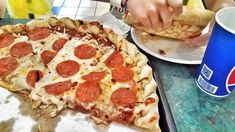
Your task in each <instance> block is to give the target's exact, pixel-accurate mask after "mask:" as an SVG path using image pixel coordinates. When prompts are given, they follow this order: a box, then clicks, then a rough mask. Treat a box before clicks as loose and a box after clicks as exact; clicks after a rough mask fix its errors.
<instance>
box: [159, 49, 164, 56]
mask: <svg viewBox="0 0 235 132" xmlns="http://www.w3.org/2000/svg"><path fill="white" fill-rule="evenodd" d="M158 52H159V54H160V55H165V54H166V51H165V50H162V49H159V50H158Z"/></svg>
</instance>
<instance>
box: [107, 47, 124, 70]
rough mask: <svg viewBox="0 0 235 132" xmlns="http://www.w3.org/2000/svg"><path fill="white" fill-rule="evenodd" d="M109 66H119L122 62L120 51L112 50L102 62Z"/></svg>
mask: <svg viewBox="0 0 235 132" xmlns="http://www.w3.org/2000/svg"><path fill="white" fill-rule="evenodd" d="M104 63H105V64H106V66H108V67H109V68H115V67H120V66H122V65H123V64H124V58H123V56H122V55H121V53H120V52H118V51H114V52H113V53H112V54H111V55H110V56H109V57H108V58H107V59H106V60H105V62H104Z"/></svg>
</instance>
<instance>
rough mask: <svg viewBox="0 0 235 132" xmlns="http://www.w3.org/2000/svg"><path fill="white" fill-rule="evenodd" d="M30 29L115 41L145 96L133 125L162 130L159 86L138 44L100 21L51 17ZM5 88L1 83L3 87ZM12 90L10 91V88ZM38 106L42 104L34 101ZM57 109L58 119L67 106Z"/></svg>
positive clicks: (9, 28) (17, 28)
mask: <svg viewBox="0 0 235 132" xmlns="http://www.w3.org/2000/svg"><path fill="white" fill-rule="evenodd" d="M26 25H27V26H28V27H30V28H34V27H49V28H50V27H53V26H59V27H66V28H69V29H74V30H76V31H79V32H87V33H92V34H96V35H98V36H101V37H105V38H107V39H109V40H110V41H111V42H113V43H114V44H115V45H116V47H117V49H118V50H121V51H123V52H125V53H126V54H127V55H129V57H130V58H131V60H132V61H133V63H134V65H135V68H134V70H135V72H136V73H137V74H138V77H139V78H138V79H139V80H136V82H138V85H140V86H141V88H142V91H143V95H142V96H141V97H140V98H139V99H140V100H139V101H140V102H141V103H138V104H137V105H136V107H135V110H134V122H133V124H134V126H137V127H141V128H144V129H146V130H147V131H160V128H159V124H158V123H159V113H158V107H157V104H158V100H159V99H158V96H157V95H156V88H157V83H156V82H155V80H154V78H153V72H152V69H151V67H150V66H149V65H148V64H147V62H148V59H147V57H146V56H145V55H143V54H142V53H141V52H140V51H139V50H138V49H137V47H136V46H135V45H133V44H131V43H129V42H127V40H126V39H125V38H123V37H122V36H120V35H117V34H115V33H114V32H113V30H111V29H107V28H103V26H102V25H100V24H99V23H98V22H83V21H80V20H71V19H69V18H61V19H57V18H55V17H52V18H50V19H48V20H32V21H30V22H28V23H27V24H26ZM25 30H28V29H26V26H25V25H23V24H18V25H5V26H3V27H1V29H0V33H3V32H10V33H20V32H23V31H25ZM0 85H2V84H0ZM9 90H11V89H9ZM149 98H151V100H152V102H150V104H149V103H147V104H146V100H147V99H149ZM33 104H34V105H35V106H36V107H37V106H38V105H39V104H40V102H33ZM60 104H61V105H59V106H57V110H56V111H54V113H52V116H55V115H56V113H58V112H59V111H61V110H62V109H63V107H66V105H65V104H64V103H60Z"/></svg>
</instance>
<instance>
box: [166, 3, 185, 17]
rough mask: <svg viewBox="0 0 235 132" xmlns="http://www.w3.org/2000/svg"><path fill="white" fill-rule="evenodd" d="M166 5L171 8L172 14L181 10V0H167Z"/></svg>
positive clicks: (177, 13)
mask: <svg viewBox="0 0 235 132" xmlns="http://www.w3.org/2000/svg"><path fill="white" fill-rule="evenodd" d="M167 3H168V6H169V7H171V8H172V9H173V14H174V15H179V14H180V13H181V12H182V11H183V1H182V0H167Z"/></svg>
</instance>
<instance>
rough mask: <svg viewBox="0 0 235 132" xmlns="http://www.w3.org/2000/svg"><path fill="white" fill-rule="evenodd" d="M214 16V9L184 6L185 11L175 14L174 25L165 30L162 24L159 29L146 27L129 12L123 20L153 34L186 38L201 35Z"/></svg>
mask: <svg viewBox="0 0 235 132" xmlns="http://www.w3.org/2000/svg"><path fill="white" fill-rule="evenodd" d="M213 17H214V12H212V11H209V10H206V9H200V8H189V7H186V6H184V7H183V12H182V13H181V14H180V15H179V16H173V21H172V25H171V26H170V27H169V28H168V29H165V30H164V29H163V28H162V25H159V27H158V29H149V28H146V27H144V26H143V25H142V24H141V22H140V21H138V20H137V19H136V18H135V17H134V16H133V15H132V14H131V13H129V12H127V13H126V14H125V15H124V16H123V20H124V22H126V23H127V24H129V25H130V26H132V27H134V28H136V29H137V30H140V31H144V32H146V33H149V34H152V35H158V36H163V37H168V38H174V39H180V40H184V39H187V38H191V37H195V36H198V35H200V34H201V33H202V30H203V29H204V28H205V27H206V26H207V25H208V23H209V21H210V20H211V19H212V18H213Z"/></svg>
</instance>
